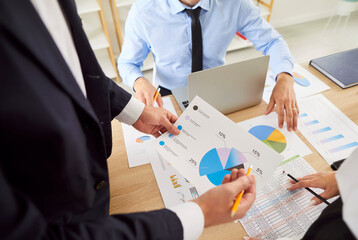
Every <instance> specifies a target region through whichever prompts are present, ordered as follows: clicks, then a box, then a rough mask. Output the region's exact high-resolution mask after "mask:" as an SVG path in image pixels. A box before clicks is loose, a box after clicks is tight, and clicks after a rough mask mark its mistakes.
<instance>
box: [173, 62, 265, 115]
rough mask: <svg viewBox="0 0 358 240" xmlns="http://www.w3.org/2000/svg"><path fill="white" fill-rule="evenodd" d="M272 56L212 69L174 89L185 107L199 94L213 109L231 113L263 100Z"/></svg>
mask: <svg viewBox="0 0 358 240" xmlns="http://www.w3.org/2000/svg"><path fill="white" fill-rule="evenodd" d="M269 59H270V57H269V56H262V57H258V58H254V59H250V60H247V61H243V62H238V63H233V64H228V65H224V66H220V67H216V68H211V69H207V70H203V71H199V72H195V73H191V74H189V76H188V85H187V86H185V87H180V88H176V89H173V90H172V93H173V95H174V97H175V99H176V100H177V102H178V104H179V106H180V108H181V109H182V110H183V111H184V109H185V108H186V107H187V106H188V105H189V102H190V101H191V100H193V98H194V97H195V96H196V95H198V96H199V97H201V98H202V99H204V100H205V101H206V102H208V103H209V104H210V105H212V106H213V107H214V108H216V109H217V110H219V111H220V112H222V113H223V114H228V113H231V112H235V111H238V110H241V109H244V108H248V107H252V106H254V105H257V104H259V103H260V102H261V99H262V93H263V90H264V87H265V80H266V74H267V69H268V63H269Z"/></svg>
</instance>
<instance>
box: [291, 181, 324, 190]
mask: <svg viewBox="0 0 358 240" xmlns="http://www.w3.org/2000/svg"><path fill="white" fill-rule="evenodd" d="M305 187H314V188H321V187H322V186H320V184H319V183H318V181H313V180H302V181H299V182H297V183H295V184H293V185H292V186H291V187H289V188H288V189H289V190H296V189H300V188H305Z"/></svg>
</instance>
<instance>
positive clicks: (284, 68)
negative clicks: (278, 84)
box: [271, 63, 293, 80]
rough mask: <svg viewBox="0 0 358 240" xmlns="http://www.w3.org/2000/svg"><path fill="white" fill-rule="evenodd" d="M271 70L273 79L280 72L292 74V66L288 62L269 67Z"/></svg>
mask: <svg viewBox="0 0 358 240" xmlns="http://www.w3.org/2000/svg"><path fill="white" fill-rule="evenodd" d="M271 71H272V73H273V76H275V80H277V75H279V74H280V73H288V74H290V75H291V76H293V68H292V65H291V64H289V63H286V64H281V65H280V66H277V67H275V68H274V67H271Z"/></svg>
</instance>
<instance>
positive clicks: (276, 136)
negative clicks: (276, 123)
mask: <svg viewBox="0 0 358 240" xmlns="http://www.w3.org/2000/svg"><path fill="white" fill-rule="evenodd" d="M249 133H251V134H252V135H253V136H254V137H256V138H257V139H259V140H261V141H262V142H263V143H265V144H266V145H267V146H269V147H270V148H272V149H273V150H275V151H276V152H278V153H282V152H283V151H284V150H285V149H286V146H287V141H286V138H285V136H284V135H283V134H282V132H280V131H279V130H277V129H276V128H274V127H271V126H267V125H258V126H255V127H253V128H251V129H250V130H249Z"/></svg>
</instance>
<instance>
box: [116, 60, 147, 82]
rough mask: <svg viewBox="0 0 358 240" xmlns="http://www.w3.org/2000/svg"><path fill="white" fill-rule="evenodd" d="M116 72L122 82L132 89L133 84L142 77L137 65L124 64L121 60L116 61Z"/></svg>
mask: <svg viewBox="0 0 358 240" xmlns="http://www.w3.org/2000/svg"><path fill="white" fill-rule="evenodd" d="M118 72H119V74H120V76H121V78H122V80H123V82H124V83H125V84H126V85H128V86H129V87H131V88H132V89H133V85H134V82H135V81H136V80H137V79H138V78H140V77H143V73H142V71H141V70H140V66H139V65H135V64H132V63H128V62H126V63H125V62H124V61H123V60H122V59H120V58H119V59H118Z"/></svg>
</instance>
